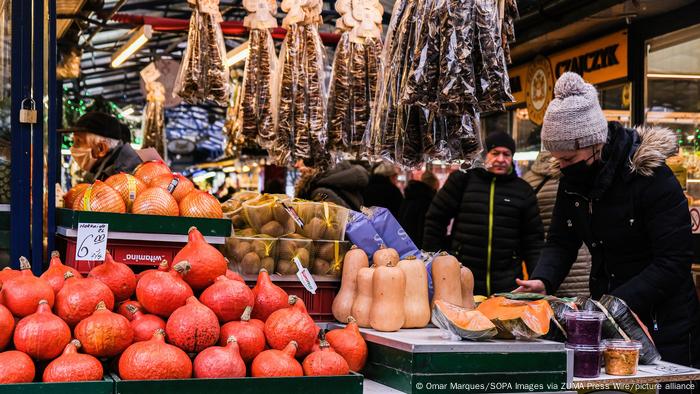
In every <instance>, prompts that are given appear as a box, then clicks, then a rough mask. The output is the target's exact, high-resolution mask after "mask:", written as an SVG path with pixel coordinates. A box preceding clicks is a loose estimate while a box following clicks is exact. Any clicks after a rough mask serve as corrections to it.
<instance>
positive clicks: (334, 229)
mask: <svg viewBox="0 0 700 394" xmlns="http://www.w3.org/2000/svg"><path fill="white" fill-rule="evenodd" d="M340 233H341V229H340V226H339V225H338V223H331V225H330V226H326V231H325V232H324V234H323V238H324V239H330V240H333V241H339V240H340Z"/></svg>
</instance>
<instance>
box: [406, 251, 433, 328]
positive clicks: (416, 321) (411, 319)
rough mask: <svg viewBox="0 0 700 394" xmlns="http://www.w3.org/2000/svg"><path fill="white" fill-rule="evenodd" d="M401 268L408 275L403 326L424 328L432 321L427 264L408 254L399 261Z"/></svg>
mask: <svg viewBox="0 0 700 394" xmlns="http://www.w3.org/2000/svg"><path fill="white" fill-rule="evenodd" d="M399 268H401V271H403V273H404V276H405V277H406V292H405V294H404V299H403V305H404V308H403V310H404V322H403V327H402V328H423V327H425V326H427V325H428V322H430V300H429V299H428V272H427V271H426V270H425V264H424V263H423V261H421V260H418V259H416V257H415V256H408V257H406V259H405V260H401V261H399Z"/></svg>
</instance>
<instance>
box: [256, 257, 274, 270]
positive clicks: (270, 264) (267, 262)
mask: <svg viewBox="0 0 700 394" xmlns="http://www.w3.org/2000/svg"><path fill="white" fill-rule="evenodd" d="M260 265H261V268H265V269H266V270H267V272H275V259H273V258H272V257H265V258H264V259H262V261H261V262H260Z"/></svg>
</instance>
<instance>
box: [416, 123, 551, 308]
mask: <svg viewBox="0 0 700 394" xmlns="http://www.w3.org/2000/svg"><path fill="white" fill-rule="evenodd" d="M485 145H486V152H487V153H486V159H485V167H486V169H484V168H476V169H472V170H469V171H466V172H462V171H456V172H453V173H452V174H450V176H449V178H448V179H447V182H445V185H444V186H443V188H442V189H441V190H440V191H439V192H438V193H437V195H436V196H435V198H434V199H433V203H432V204H431V206H430V209H429V210H428V214H427V215H426V217H425V231H424V235H423V248H424V249H425V250H429V251H430V250H432V251H435V250H439V249H442V250H446V251H449V252H450V253H452V254H454V255H455V257H457V258H458V259H459V261H460V262H461V263H462V264H464V265H465V266H466V267H468V268H469V269H471V270H472V272H473V273H474V294H480V295H491V294H494V293H498V292H505V291H511V290H513V289H514V288H515V287H516V286H515V284H514V281H515V279H516V278H522V277H523V269H522V261H523V260H525V264H526V266H527V271H528V273H530V272H532V269H533V268H534V265H535V263H536V262H537V259H538V258H539V254H540V248H541V247H542V244H543V242H544V241H543V239H544V230H543V228H542V220H541V219H540V213H539V209H538V208H537V197H536V196H535V193H534V192H533V190H532V188H531V187H530V185H529V184H528V183H527V182H525V181H524V180H522V179H520V178H518V176H517V175H516V173H515V170H514V169H513V153H515V142H514V141H513V139H512V138H511V137H510V136H509V135H507V134H505V133H500V132H497V133H492V134H489V135H488V137H487V138H486V143H485ZM453 219H454V222H453V224H452V234H451V235H450V236H449V237H447V227H448V225H449V223H450V220H453Z"/></svg>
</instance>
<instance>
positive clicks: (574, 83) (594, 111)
mask: <svg viewBox="0 0 700 394" xmlns="http://www.w3.org/2000/svg"><path fill="white" fill-rule="evenodd" d="M541 138H542V145H543V147H544V148H545V149H546V150H548V151H550V152H561V151H573V150H577V149H581V148H586V147H589V146H592V145H596V144H602V143H605V142H606V141H607V139H608V122H607V120H605V115H604V114H603V110H602V109H601V108H600V103H598V93H597V92H596V90H595V88H594V87H593V85H591V84H589V83H587V82H586V81H584V80H583V78H581V77H580V76H579V75H578V74H576V73H572V72H565V73H564V74H562V76H561V77H559V80H557V83H556V85H554V99H553V100H552V102H551V103H549V107H547V112H546V113H545V114H544V123H543V124H542V134H541Z"/></svg>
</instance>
